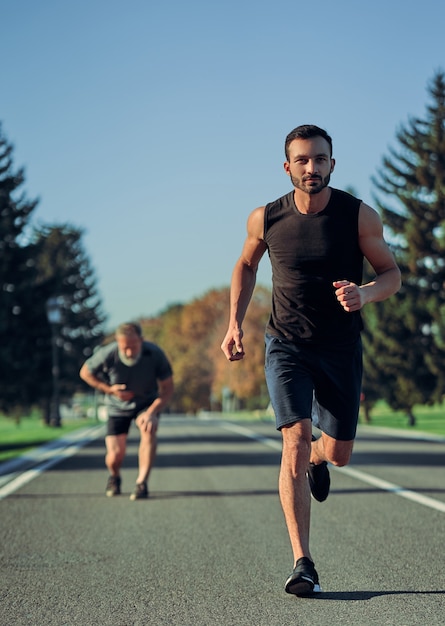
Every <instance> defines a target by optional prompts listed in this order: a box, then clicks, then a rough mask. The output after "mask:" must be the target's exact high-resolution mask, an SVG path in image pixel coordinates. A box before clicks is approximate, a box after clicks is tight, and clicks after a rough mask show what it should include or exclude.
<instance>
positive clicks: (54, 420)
mask: <svg viewBox="0 0 445 626" xmlns="http://www.w3.org/2000/svg"><path fill="white" fill-rule="evenodd" d="M46 314H47V316H48V322H49V325H50V326H51V346H52V370H51V372H52V378H53V390H52V396H51V406H50V413H49V423H50V424H51V426H61V419H60V397H59V378H60V368H59V350H58V346H57V339H58V327H59V325H60V322H61V321H62V311H61V310H60V304H59V299H58V298H55V297H52V298H49V300H48V301H47V303H46Z"/></svg>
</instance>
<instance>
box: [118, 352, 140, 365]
mask: <svg viewBox="0 0 445 626" xmlns="http://www.w3.org/2000/svg"><path fill="white" fill-rule="evenodd" d="M141 354H142V353H141V352H139V354H138V355H137V356H135V357H133V356H125V354H122V352H119V358H120V360H121V361H122V363H123V364H124V365H126V366H127V367H133V365H136V363H137V362H138V361H139V359H140V358H141Z"/></svg>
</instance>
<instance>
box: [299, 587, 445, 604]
mask: <svg viewBox="0 0 445 626" xmlns="http://www.w3.org/2000/svg"><path fill="white" fill-rule="evenodd" d="M423 595H441V596H443V595H445V591H443V590H437V591H422V590H420V591H419V590H416V591H330V592H324V591H323V592H321V593H317V594H314V595H312V596H306V597H305V598H304V599H305V600H343V601H345V602H348V601H349V602H351V601H354V602H357V600H371V599H372V598H377V597H379V596H423ZM296 599H297V600H299V601H301V598H296Z"/></svg>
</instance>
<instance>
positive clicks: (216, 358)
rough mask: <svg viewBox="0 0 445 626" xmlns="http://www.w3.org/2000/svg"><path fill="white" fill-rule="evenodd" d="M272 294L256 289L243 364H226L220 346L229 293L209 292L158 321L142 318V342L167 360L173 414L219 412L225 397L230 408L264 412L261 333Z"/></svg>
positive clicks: (246, 326)
mask: <svg viewBox="0 0 445 626" xmlns="http://www.w3.org/2000/svg"><path fill="white" fill-rule="evenodd" d="M270 299H271V295H270V291H269V290H268V289H266V288H264V287H257V288H256V290H255V293H254V295H253V297H252V301H251V303H250V306H249V309H248V312H247V315H246V319H245V322H244V324H243V330H244V347H245V351H246V356H245V358H244V360H243V361H240V362H236V363H229V362H228V361H227V360H226V358H225V356H224V355H223V353H222V351H221V349H220V345H221V342H222V340H223V338H224V335H225V333H226V330H227V323H228V316H229V289H228V288H223V289H219V290H215V289H213V290H211V291H208V292H207V293H206V294H204V296H202V297H201V298H198V299H195V300H193V301H192V302H190V303H188V304H178V305H173V306H170V307H169V308H167V309H166V310H165V311H163V312H162V313H161V314H160V315H159V316H157V317H154V318H148V319H140V320H139V323H140V324H141V326H142V329H143V332H144V337H145V338H146V339H147V340H149V341H154V342H155V343H157V344H159V345H160V346H161V347H162V348H163V350H164V351H165V352H166V354H167V356H168V357H169V359H170V360H171V363H172V365H173V370H174V379H175V395H174V399H173V401H172V403H171V409H172V410H174V411H181V412H186V413H196V412H198V411H200V410H221V408H222V404H223V397H224V396H225V397H227V396H229V397H230V398H231V400H232V403H233V407H234V408H240V409H241V408H249V409H254V408H265V407H266V406H267V404H268V402H269V399H268V396H267V392H266V386H265V381H264V329H265V326H266V322H267V319H268V315H269V311H270Z"/></svg>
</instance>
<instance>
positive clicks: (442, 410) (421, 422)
mask: <svg viewBox="0 0 445 626" xmlns="http://www.w3.org/2000/svg"><path fill="white" fill-rule="evenodd" d="M413 412H414V416H415V418H416V425H415V426H409V425H408V417H407V415H406V413H403V411H392V410H391V409H390V408H389V407H388V405H387V404H385V403H384V402H378V403H377V404H376V405H375V407H374V408H373V410H372V411H371V423H370V424H369V426H378V427H385V428H398V429H404V430H408V431H409V432H422V433H430V434H434V435H442V436H445V405H443V404H442V405H435V406H429V407H427V406H416V407H414V411H413ZM221 417H223V418H225V419H230V420H252V419H260V420H270V421H274V418H273V416H272V415H271V414H270V413H267V412H266V411H252V412H247V411H246V412H243V411H240V412H237V413H227V414H221ZM365 423H366V422H365V420H364V416H363V414H362V413H361V414H360V420H359V424H365Z"/></svg>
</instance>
